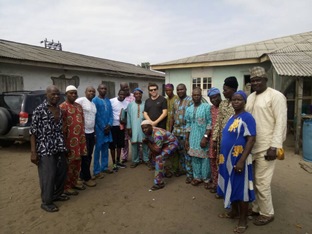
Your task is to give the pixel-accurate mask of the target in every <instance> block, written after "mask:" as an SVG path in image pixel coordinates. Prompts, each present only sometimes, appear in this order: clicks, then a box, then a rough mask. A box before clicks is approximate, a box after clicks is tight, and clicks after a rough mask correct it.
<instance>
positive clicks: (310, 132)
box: [302, 119, 312, 162]
mask: <svg viewBox="0 0 312 234" xmlns="http://www.w3.org/2000/svg"><path fill="white" fill-rule="evenodd" d="M302 141H303V142H302V150H303V160H304V161H307V162H312V119H309V120H305V121H304V122H303V131H302Z"/></svg>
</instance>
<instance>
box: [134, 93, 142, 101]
mask: <svg viewBox="0 0 312 234" xmlns="http://www.w3.org/2000/svg"><path fill="white" fill-rule="evenodd" d="M133 96H134V98H135V101H137V102H138V101H141V100H142V93H141V92H139V91H135V92H134V93H133Z"/></svg>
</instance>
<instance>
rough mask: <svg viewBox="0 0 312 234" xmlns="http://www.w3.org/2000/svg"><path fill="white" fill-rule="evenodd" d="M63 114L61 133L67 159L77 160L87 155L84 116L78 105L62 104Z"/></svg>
mask: <svg viewBox="0 0 312 234" xmlns="http://www.w3.org/2000/svg"><path fill="white" fill-rule="evenodd" d="M60 108H61V110H62V113H63V133H64V138H65V141H66V146H67V149H68V151H69V154H68V159H79V158H80V157H81V156H82V155H87V147H86V136H85V131H84V116H83V110H82V107H81V105H79V104H78V103H76V102H75V103H73V104H71V103H69V102H66V101H65V102H63V103H62V104H61V105H60Z"/></svg>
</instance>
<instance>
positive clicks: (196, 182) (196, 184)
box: [191, 179, 203, 186]
mask: <svg viewBox="0 0 312 234" xmlns="http://www.w3.org/2000/svg"><path fill="white" fill-rule="evenodd" d="M202 182H203V181H201V180H196V179H194V180H192V182H191V184H192V185H193V186H198V185H200V184H201V183H202Z"/></svg>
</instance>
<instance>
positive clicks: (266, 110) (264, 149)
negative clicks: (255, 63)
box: [246, 67, 287, 225]
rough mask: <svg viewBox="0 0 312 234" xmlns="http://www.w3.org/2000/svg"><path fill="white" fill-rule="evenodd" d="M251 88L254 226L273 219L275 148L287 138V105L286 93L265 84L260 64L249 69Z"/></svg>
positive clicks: (266, 78)
mask: <svg viewBox="0 0 312 234" xmlns="http://www.w3.org/2000/svg"><path fill="white" fill-rule="evenodd" d="M250 81H251V88H252V90H254V91H255V92H253V93H252V94H250V95H249V96H248V99H247V105H246V111H248V112H250V113H251V114H252V115H253V117H254V118H255V120H256V123H257V138H256V143H255V144H254V147H253V149H252V152H251V153H252V156H253V160H254V161H253V164H254V173H255V176H254V177H255V178H254V180H255V181H254V182H255V191H256V200H255V202H253V206H252V211H253V213H254V214H259V216H258V217H257V218H256V219H255V220H254V224H255V225H265V224H268V223H270V222H272V221H273V220H274V208H273V203H272V194H271V181H272V177H273V173H274V168H275V163H276V161H275V159H276V151H277V149H278V148H282V147H283V142H284V140H285V138H286V126H287V104H286V98H285V96H284V95H283V94H282V93H280V92H279V91H277V90H275V89H272V88H270V87H267V81H268V76H267V74H266V72H265V69H264V68H263V67H254V68H252V69H251V70H250Z"/></svg>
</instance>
